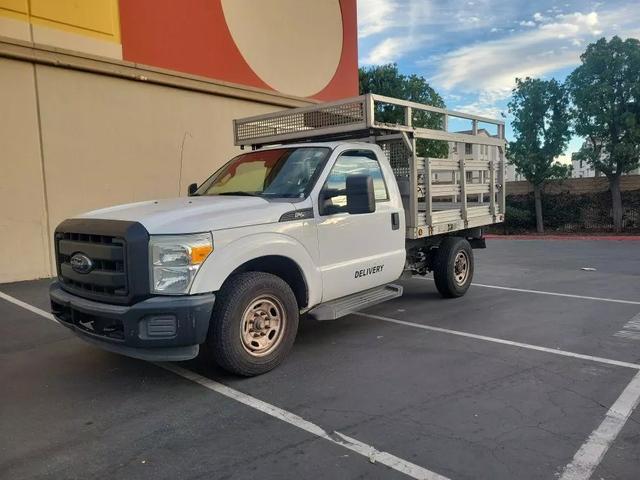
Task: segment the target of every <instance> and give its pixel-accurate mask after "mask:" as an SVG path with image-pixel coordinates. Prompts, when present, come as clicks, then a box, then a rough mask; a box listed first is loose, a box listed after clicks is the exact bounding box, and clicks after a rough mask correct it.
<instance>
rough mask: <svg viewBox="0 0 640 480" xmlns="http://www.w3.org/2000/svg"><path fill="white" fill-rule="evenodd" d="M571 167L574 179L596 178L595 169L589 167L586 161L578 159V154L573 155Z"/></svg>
mask: <svg viewBox="0 0 640 480" xmlns="http://www.w3.org/2000/svg"><path fill="white" fill-rule="evenodd" d="M571 166H572V167H573V170H572V171H571V177H572V178H588V177H595V176H596V171H595V169H594V168H593V167H592V166H591V165H589V164H588V163H587V162H586V161H584V160H582V159H580V160H578V159H577V158H576V154H575V153H572V154H571Z"/></svg>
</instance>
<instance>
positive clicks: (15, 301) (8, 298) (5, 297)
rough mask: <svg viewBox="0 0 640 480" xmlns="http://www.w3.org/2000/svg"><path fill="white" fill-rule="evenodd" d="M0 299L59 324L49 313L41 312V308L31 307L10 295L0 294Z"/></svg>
mask: <svg viewBox="0 0 640 480" xmlns="http://www.w3.org/2000/svg"><path fill="white" fill-rule="evenodd" d="M0 298H2V299H3V300H6V301H7V302H11V303H13V304H14V305H17V306H19V307H22V308H24V309H26V310H29V311H30V312H33V313H35V314H37V315H40V316H41V317H44V318H46V319H48V320H53V321H54V322H56V323H59V322H58V320H56V317H54V316H53V315H51V313H49V312H47V311H45V310H42V309H41V308H38V307H34V306H33V305H31V304H29V303H26V302H23V301H22V300H18V299H17V298H15V297H12V296H11V295H7V294H6V293H3V292H0Z"/></svg>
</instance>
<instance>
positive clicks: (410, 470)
mask: <svg viewBox="0 0 640 480" xmlns="http://www.w3.org/2000/svg"><path fill="white" fill-rule="evenodd" d="M155 365H157V366H159V367H162V368H164V369H166V370H169V371H170V372H173V373H175V374H176V375H180V376H181V377H183V378H186V379H187V380H191V381H192V382H195V383H198V384H200V385H202V386H203V387H205V388H208V389H209V390H213V391H214V392H216V393H219V394H220V395H224V396H225V397H227V398H230V399H232V400H235V401H236V402H239V403H242V404H244V405H246V406H248V407H251V408H253V409H255V410H258V411H260V412H262V413H266V414H267V415H270V416H272V417H274V418H277V419H278V420H281V421H283V422H286V423H288V424H290V425H293V426H294V427H297V428H299V429H301V430H304V431H306V432H308V433H311V434H312V435H315V436H317V437H320V438H323V439H324V440H327V441H329V442H331V443H334V444H336V445H340V446H341V447H344V448H346V449H348V450H351V451H352V452H355V453H358V454H359V455H362V456H364V457H366V458H367V459H369V461H370V462H371V463H381V464H382V465H386V466H387V467H389V468H392V469H394V470H397V471H398V472H401V473H404V474H405V475H407V476H409V477H411V478H416V479H418V478H419V479H424V480H448V479H447V477H443V476H442V475H439V474H437V473H435V472H432V471H431V470H427V469H426V468H423V467H421V466H419V465H416V464H414V463H411V462H408V461H407V460H403V459H402V458H399V457H396V456H395V455H392V454H390V453H387V452H381V451H379V450H376V449H375V448H374V447H372V446H371V445H367V444H366V443H362V442H360V441H359V440H356V439H355V438H351V437H348V436H347V435H344V434H342V433H340V432H333V433H329V432H327V431H325V430H324V429H323V428H322V427H320V426H318V425H316V424H315V423H311V422H309V421H308V420H305V419H304V418H302V417H299V416H298V415H296V414H294V413H291V412H288V411H286V410H283V409H281V408H278V407H276V406H274V405H271V404H270V403H267V402H263V401H262V400H259V399H257V398H255V397H252V396H251V395H247V394H246V393H242V392H240V391H238V390H235V389H233V388H230V387H227V386H226V385H223V384H221V383H218V382H216V381H214V380H211V379H209V378H207V377H204V376H202V375H199V374H197V373H195V372H192V371H191V370H186V369H184V368H182V367H179V366H177V365H175V364H172V363H155Z"/></svg>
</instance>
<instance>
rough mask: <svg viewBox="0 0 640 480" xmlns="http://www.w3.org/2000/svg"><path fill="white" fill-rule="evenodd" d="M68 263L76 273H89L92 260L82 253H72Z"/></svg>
mask: <svg viewBox="0 0 640 480" xmlns="http://www.w3.org/2000/svg"><path fill="white" fill-rule="evenodd" d="M69 263H71V268H73V270H74V271H76V272H78V273H89V272H90V271H91V270H92V269H93V262H92V261H91V259H90V258H89V257H87V256H86V255H85V254H84V253H74V254H73V255H72V257H71V260H70V261H69Z"/></svg>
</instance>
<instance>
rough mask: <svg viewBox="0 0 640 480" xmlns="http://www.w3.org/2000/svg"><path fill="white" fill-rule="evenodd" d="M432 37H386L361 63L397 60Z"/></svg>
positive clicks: (369, 63) (375, 63) (371, 63)
mask: <svg viewBox="0 0 640 480" xmlns="http://www.w3.org/2000/svg"><path fill="white" fill-rule="evenodd" d="M430 38H431V36H429V35H419V36H414V37H389V38H385V39H384V40H383V41H382V42H380V43H379V44H377V45H376V46H375V47H374V48H373V49H371V51H370V52H369V54H368V55H367V56H366V57H365V58H362V59H360V63H362V64H364V65H380V64H384V63H391V62H397V61H398V60H399V59H400V58H402V57H403V56H405V55H406V54H408V53H410V52H412V51H415V50H419V49H420V48H421V47H422V46H423V45H424V42H426V41H427V40H429V39H430Z"/></svg>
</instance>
